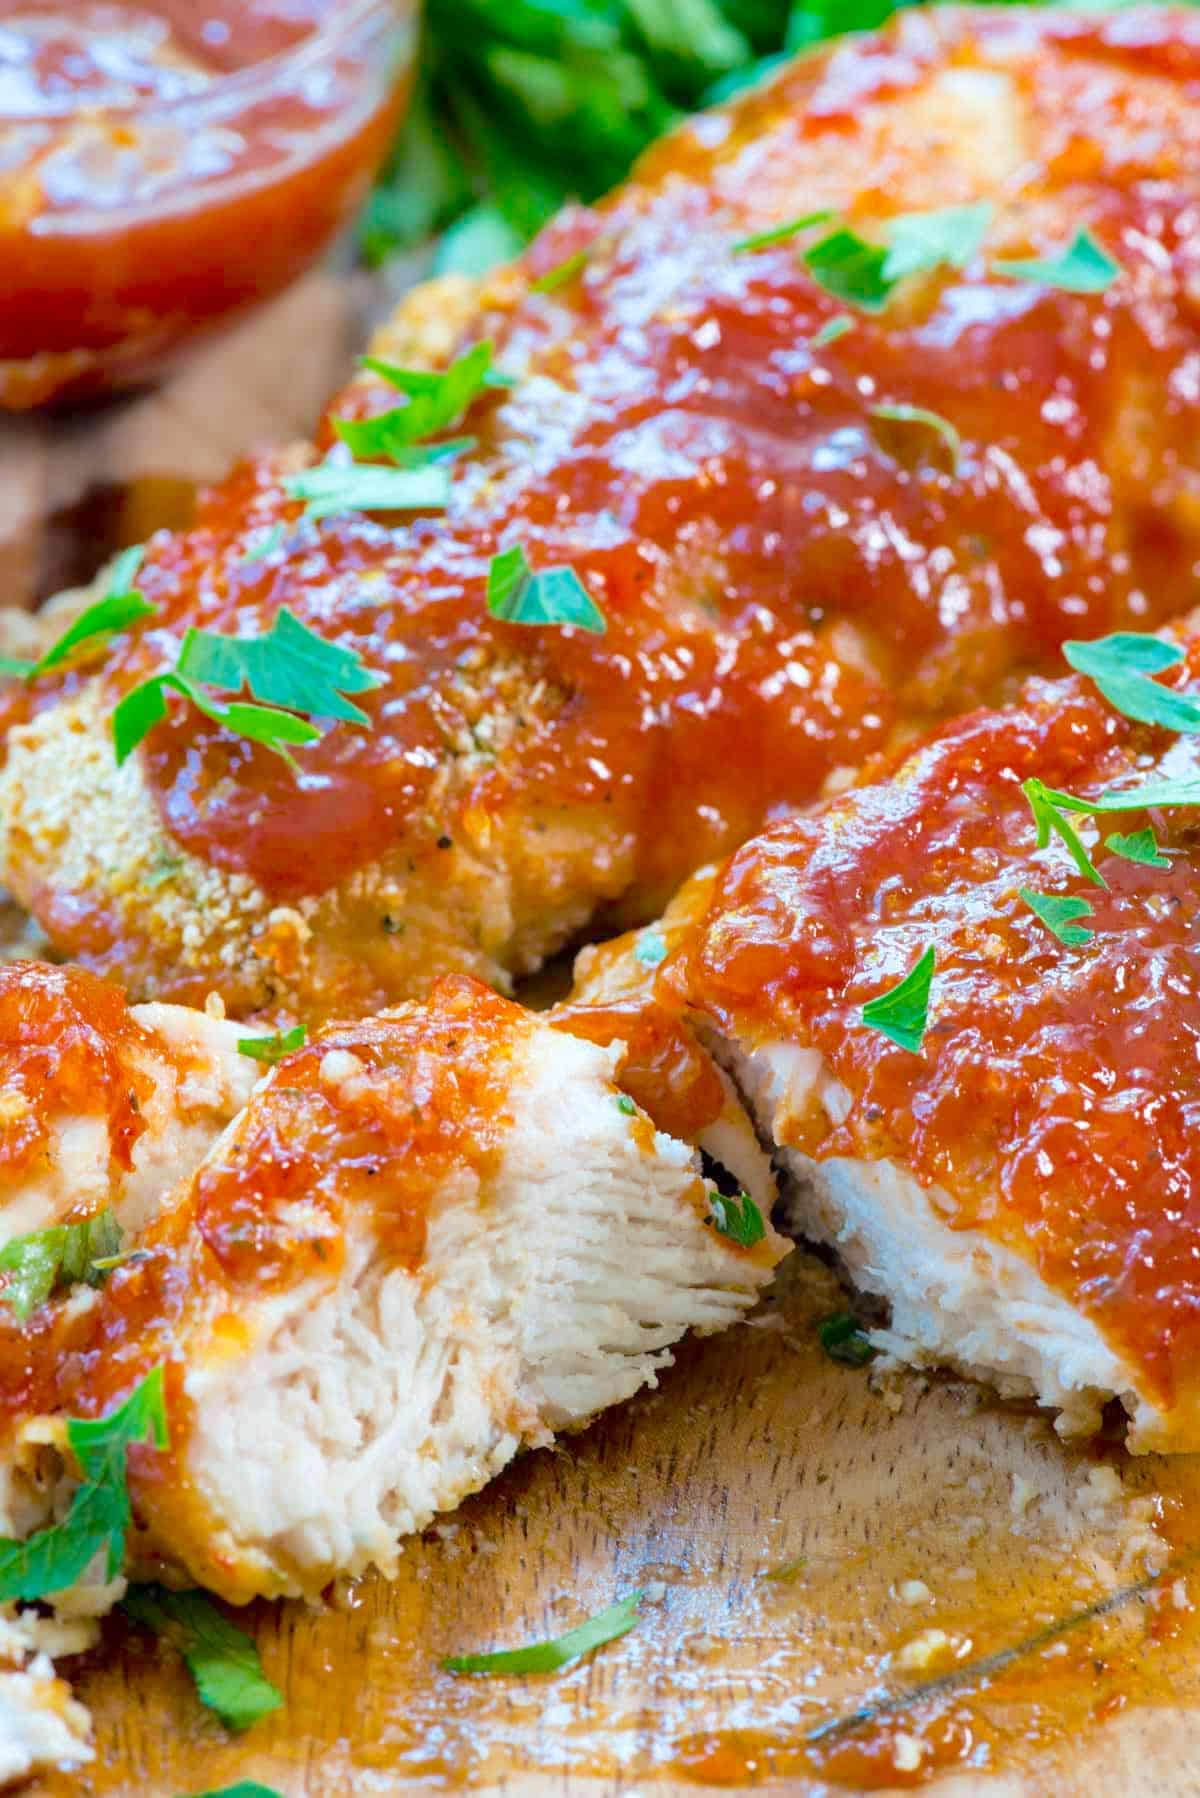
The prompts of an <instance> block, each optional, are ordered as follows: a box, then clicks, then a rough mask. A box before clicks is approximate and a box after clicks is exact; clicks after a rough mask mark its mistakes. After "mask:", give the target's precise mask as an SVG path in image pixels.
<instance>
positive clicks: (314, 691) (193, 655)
mask: <svg viewBox="0 0 1200 1798" xmlns="http://www.w3.org/2000/svg"><path fill="white" fill-rule="evenodd" d="M199 682H204V683H205V685H207V686H210V687H218V688H223V689H224V690H225V691H227V692H234V693H236V692H238V691H240V689H241V688H242V687H243V686H246V687H248V688H249V689H250V692H251V693H252V694H253V695H254V697H255V698H256V699H258V700H261V701H263V703H262V704H261V705H251V704H248V703H247V702H246V701H244V700H235V701H234V702H233V703H232V704H230V705H218V704H216V703H215V702H214V701H213V700H211V699H210V698H209V697H208V696H207V694H205V693H204V692H203V691H202V690H201V688H200V686H199V685H198V683H199ZM381 682H382V676H381V675H378V674H375V673H374V672H373V671H372V670H371V669H369V668H365V667H364V666H363V664H362V661H361V660H360V658H359V657H358V655H357V654H355V652H354V651H353V650H349V649H344V648H342V647H341V645H340V644H337V643H330V642H328V641H327V640H326V639H325V638H324V637H318V636H317V634H316V632H315V631H310V630H309V628H308V626H307V625H305V624H302V623H301V621H300V619H298V618H296V617H295V616H294V615H293V614H292V613H291V612H289V611H288V609H287V607H286V606H285V607H284V608H283V609H282V610H281V611H280V613H279V615H278V617H277V618H276V619H275V622H274V624H272V626H271V628H270V630H269V631H266V632H264V634H263V635H262V636H260V637H226V636H223V635H222V634H221V633H220V632H218V631H207V630H199V629H197V628H195V627H193V628H191V629H190V630H188V632H187V633H186V635H185V636H184V639H183V643H182V644H181V646H180V650H179V656H178V659H177V662H176V665H175V667H174V668H173V669H171V670H169V671H168V672H167V673H166V674H155V675H152V676H151V677H150V679H149V680H147V681H143V682H142V684H141V685H140V686H137V687H134V688H133V690H132V691H131V692H129V693H126V694H125V696H124V697H123V698H122V699H121V701H120V702H119V704H118V705H117V707H116V709H115V711H114V712H113V718H112V732H113V744H114V748H115V751H116V760H117V765H118V767H119V766H120V765H121V763H122V762H124V761H125V760H126V758H127V757H128V756H129V755H131V754H132V752H133V751H134V750H135V749H136V748H137V746H138V744H139V743H140V742H141V741H142V740H143V738H144V737H146V736H147V734H148V733H149V732H150V731H151V730H152V729H153V728H154V726H155V725H156V724H161V723H162V721H163V719H164V718H165V717H166V716H167V701H166V694H167V692H168V691H170V692H174V693H179V694H182V696H183V697H184V698H185V699H187V700H190V702H191V703H192V705H194V706H195V707H196V709H197V710H198V711H200V712H203V714H204V716H205V717H206V718H211V719H212V720H213V722H214V723H215V724H220V725H223V726H224V727H225V728H226V729H227V730H230V731H233V732H234V733H235V735H237V736H241V737H246V738H248V739H249V740H250V741H251V742H255V743H261V744H263V745H264V747H266V748H267V749H271V750H273V751H274V752H275V753H276V754H277V755H281V756H283V758H284V760H285V761H287V762H288V763H290V765H291V766H292V767H295V765H296V763H295V760H294V758H293V757H292V756H291V755H290V754H289V752H288V748H287V745H289V744H292V745H297V746H302V745H304V744H308V743H316V742H318V741H319V740H320V738H321V736H322V735H323V732H322V731H320V730H319V729H318V728H317V726H316V725H315V724H311V723H309V722H308V721H307V720H306V719H304V718H297V717H295V716H294V714H295V713H296V712H307V713H309V714H310V716H312V717H317V718H338V719H342V720H344V721H345V722H346V723H349V724H365V725H368V726H369V724H370V719H369V718H368V717H367V714H366V713H365V712H363V711H360V710H359V708H358V706H356V705H352V704H351V703H350V701H349V700H348V699H346V698H344V697H343V695H344V694H346V693H365V692H367V691H368V690H369V689H370V688H372V687H377V686H379V685H380V684H381Z"/></svg>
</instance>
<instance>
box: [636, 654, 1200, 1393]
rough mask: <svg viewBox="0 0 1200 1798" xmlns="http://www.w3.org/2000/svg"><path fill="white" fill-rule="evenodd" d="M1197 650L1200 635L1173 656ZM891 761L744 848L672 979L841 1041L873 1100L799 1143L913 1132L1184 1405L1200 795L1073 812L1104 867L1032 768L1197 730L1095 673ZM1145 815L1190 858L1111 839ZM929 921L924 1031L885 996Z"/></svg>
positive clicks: (1159, 760)
mask: <svg viewBox="0 0 1200 1798" xmlns="http://www.w3.org/2000/svg"><path fill="white" fill-rule="evenodd" d="M1198 673H1200V647H1198V646H1197V643H1196V641H1195V640H1193V642H1192V645H1191V649H1190V654H1189V659H1188V662H1187V663H1186V664H1184V665H1181V667H1180V669H1179V670H1178V671H1177V672H1176V674H1175V675H1174V679H1175V681H1177V682H1179V681H1182V682H1183V683H1187V682H1190V681H1194V680H1195V678H1196V676H1197V674H1198ZM887 772H888V775H889V777H888V778H884V779H881V780H880V781H879V783H878V784H873V785H871V786H868V787H865V788H863V789H861V790H859V791H855V792H851V793H848V794H846V795H845V796H844V797H842V798H841V799H839V800H836V801H834V802H832V803H831V804H830V805H829V806H827V807H825V808H824V809H823V810H821V811H819V812H818V813H816V814H815V815H813V816H811V817H808V818H801V819H797V820H795V821H794V822H791V823H788V824H781V825H779V826H776V827H775V828H773V829H772V830H770V831H768V832H766V833H765V834H764V835H763V836H762V837H761V838H760V839H759V840H758V841H757V842H755V843H752V844H749V845H747V847H746V848H745V849H743V850H742V851H741V852H739V854H738V855H736V856H735V857H733V859H732V861H731V862H730V864H729V865H728V867H727V868H726V869H725V870H724V871H723V872H722V874H721V876H720V877H719V879H718V882H717V885H716V888H715V891H714V897H713V901H712V906H711V910H710V912H709V915H708V918H707V919H706V920H705V922H704V923H703V925H702V926H701V928H700V930H699V932H698V934H697V937H696V940H695V941H694V943H692V944H691V945H689V946H687V947H686V948H685V949H683V950H682V951H681V952H680V953H679V954H678V956H677V957H676V958H674V960H673V961H671V962H668V963H666V964H664V968H663V970H662V980H663V983H664V984H665V986H666V987H667V988H669V989H671V990H674V991H676V992H677V993H684V994H686V997H687V1000H688V1002H689V1003H690V1004H692V1005H694V1006H695V1007H696V1008H697V1009H698V1010H699V1011H701V1012H703V1013H706V1014H708V1015H711V1016H713V1017H715V1018H717V1019H719V1020H721V1022H722V1024H723V1025H725V1026H726V1027H728V1028H729V1029H731V1030H734V1031H736V1032H737V1033H738V1034H739V1036H740V1037H741V1038H742V1040H743V1041H744V1042H745V1044H746V1046H747V1047H751V1046H753V1045H754V1044H756V1043H763V1042H776V1041H781V1040H782V1041H786V1042H795V1043H801V1044H812V1045H813V1046H814V1047H816V1048H818V1049H819V1050H820V1051H821V1054H822V1057H823V1058H824V1060H825V1062H826V1064H827V1066H828V1067H829V1069H830V1070H831V1071H832V1074H833V1076H834V1077H835V1079H837V1080H838V1081H840V1082H842V1083H843V1084H844V1085H845V1087H846V1088H847V1089H848V1091H849V1093H850V1095H851V1097H852V1100H853V1103H852V1105H851V1108H850V1111H849V1114H848V1116H847V1117H846V1119H845V1121H844V1123H842V1124H841V1125H840V1126H833V1125H831V1123H830V1121H829V1119H828V1118H827V1116H826V1115H825V1113H824V1111H823V1109H821V1108H820V1107H819V1106H816V1105H814V1109H813V1113H812V1115H811V1117H809V1118H807V1119H805V1118H798V1119H796V1120H795V1122H794V1125H793V1129H794V1133H795V1146H796V1147H798V1148H800V1149H801V1150H803V1151H804V1152H805V1153H808V1154H812V1155H816V1156H819V1157H829V1156H836V1155H842V1156H852V1157H865V1158H869V1159H895V1160H896V1161H898V1162H900V1163H901V1164H903V1165H904V1166H905V1167H907V1168H909V1169H911V1171H912V1172H913V1173H914V1174H915V1175H916V1177H917V1178H918V1179H919V1180H920V1181H921V1182H922V1183H923V1184H925V1185H926V1186H929V1187H937V1188H940V1189H941V1190H942V1192H944V1193H945V1194H948V1195H949V1196H948V1197H947V1198H945V1199H944V1200H942V1199H939V1201H938V1205H939V1215H940V1216H941V1217H942V1219H943V1221H944V1222H945V1223H946V1224H947V1225H949V1226H950V1227H951V1228H956V1229H979V1230H983V1231H985V1232H986V1233H987V1234H989V1235H991V1236H993V1237H995V1238H997V1239H999V1240H1000V1241H1002V1242H1006V1243H1008V1244H1009V1245H1010V1246H1012V1247H1013V1248H1014V1249H1016V1250H1017V1251H1018V1252H1019V1253H1021V1254H1022V1255H1023V1256H1025V1257H1027V1258H1030V1259H1032V1260H1033V1262H1034V1264H1035V1265H1036V1267H1037V1269H1038V1271H1039V1272H1040V1273H1041V1275H1042V1276H1043V1278H1044V1279H1045V1280H1046V1281H1047V1282H1048V1284H1049V1285H1050V1286H1051V1287H1052V1288H1053V1289H1054V1290H1055V1291H1056V1292H1059V1293H1061V1294H1063V1295H1065V1296H1066V1297H1067V1298H1068V1299H1069V1300H1070V1302H1071V1303H1072V1304H1074V1305H1076V1306H1077V1307H1078V1308H1079V1309H1080V1310H1081V1311H1082V1312H1084V1313H1085V1314H1086V1315H1088V1316H1090V1317H1091V1318H1092V1319H1093V1320H1094V1321H1095V1323H1096V1324H1097V1326H1098V1327H1099V1328H1100V1330H1101V1331H1102V1333H1103V1334H1104V1335H1105V1336H1106V1337H1107V1338H1108V1339H1109V1340H1110V1341H1111V1342H1112V1343H1113V1344H1114V1345H1115V1346H1117V1347H1118V1348H1119V1350H1120V1351H1121V1352H1122V1353H1123V1354H1125V1355H1127V1356H1128V1357H1129V1358H1130V1360H1131V1361H1132V1363H1133V1364H1134V1365H1135V1366H1136V1367H1137V1368H1138V1369H1139V1370H1140V1371H1141V1372H1143V1373H1144V1377H1145V1383H1146V1387H1147V1389H1148V1391H1149V1392H1150V1393H1151V1394H1152V1395H1153V1396H1154V1397H1155V1399H1156V1401H1157V1402H1158V1403H1160V1404H1161V1405H1162V1406H1163V1407H1164V1408H1167V1409H1169V1408H1170V1407H1171V1405H1172V1404H1173V1403H1174V1402H1175V1400H1176V1398H1177V1396H1178V1389H1179V1388H1180V1387H1181V1386H1183V1387H1185V1388H1187V1387H1188V1386H1189V1385H1190V1384H1191V1383H1192V1382H1194V1375H1193V1374H1191V1372H1190V1369H1192V1368H1194V1366H1195V1364H1196V1357H1197V1354H1198V1353H1200V1311H1198V1308H1197V1304H1196V1291H1197V1276H1196V1267H1197V1260H1198V1259H1200V1181H1198V1175H1200V1159H1198V1156H1197V1149H1196V1129H1195V1123H1196V1118H1197V1116H1198V1115H1200V985H1198V969H1197V964H1196V955H1195V933H1196V924H1197V918H1198V917H1200V863H1198V862H1197V858H1196V854H1195V843H1196V828H1197V826H1196V813H1195V811H1194V810H1191V809H1185V808H1183V807H1176V808H1172V809H1170V810H1168V811H1157V810H1156V811H1155V812H1154V813H1153V814H1152V815H1150V816H1149V817H1148V816H1147V815H1145V814H1141V813H1136V812H1135V813H1132V814H1118V815H1114V816H1112V817H1108V818H1104V819H1102V820H1099V821H1098V822H1099V823H1101V824H1102V825H1103V830H1102V831H1099V832H1098V831H1097V829H1096V828H1095V825H1093V824H1092V823H1091V822H1090V821H1083V820H1079V819H1076V820H1075V822H1076V823H1077V824H1078V826H1079V831H1080V835H1081V837H1082V838H1083V839H1084V841H1085V842H1088V843H1089V844H1091V845H1092V854H1093V859H1094V861H1095V865H1096V867H1097V869H1098V870H1099V872H1100V873H1101V875H1102V876H1103V877H1104V879H1105V881H1106V882H1107V888H1106V889H1105V888H1101V887H1099V886H1094V885H1092V884H1090V883H1088V882H1086V881H1085V880H1084V879H1083V878H1082V877H1081V875H1080V874H1079V873H1078V872H1077V870H1076V868H1075V865H1074V863H1073V862H1072V860H1071V859H1070V857H1069V855H1068V854H1067V852H1066V850H1065V849H1064V848H1063V847H1062V846H1061V845H1060V844H1058V843H1057V840H1056V839H1053V838H1052V839H1051V844H1050V846H1049V847H1047V848H1045V849H1043V850H1040V851H1039V850H1036V849H1035V828H1034V823H1033V819H1032V816H1031V813H1030V810H1029V806H1028V804H1027V802H1026V800H1025V798H1024V796H1023V795H1022V793H1021V790H1020V783H1021V782H1022V781H1023V780H1026V779H1028V778H1030V777H1036V778H1038V779H1040V780H1042V781H1043V782H1044V783H1045V784H1046V785H1048V786H1050V787H1052V788H1056V789H1059V790H1064V791H1067V792H1070V793H1076V794H1081V795H1082V796H1084V797H1095V796H1096V794H1098V793H1099V792H1102V791H1105V790H1108V789H1111V788H1128V787H1136V786H1139V785H1141V784H1142V782H1143V781H1146V780H1152V779H1156V778H1168V777H1169V778H1171V779H1188V780H1192V781H1197V780H1198V778H1200V749H1198V748H1197V743H1196V739H1195V738H1194V737H1173V736H1168V735H1167V734H1166V733H1164V732H1154V731H1150V730H1148V729H1147V728H1146V727H1144V726H1140V725H1134V724H1131V723H1129V722H1128V721H1127V720H1126V719H1124V718H1123V717H1121V716H1119V715H1118V714H1117V713H1115V712H1114V711H1113V710H1112V709H1111V708H1110V707H1109V706H1107V705H1106V704H1105V703H1104V702H1103V701H1102V700H1100V699H1099V698H1098V697H1097V695H1096V694H1095V691H1094V689H1092V688H1091V686H1090V684H1087V683H1083V682H1080V681H1076V680H1069V681H1063V682H1058V683H1048V682H1041V683H1039V682H1034V683H1032V685H1031V688H1030V690H1029V693H1028V695H1027V698H1026V700H1025V701H1024V702H1023V703H1022V704H1020V705H1019V706H1017V707H1015V708H1013V709H1012V710H1009V711H1001V712H980V713H976V714H974V715H971V716H968V717H967V718H965V719H963V720H961V721H959V722H958V723H956V724H954V725H952V726H950V727H949V728H948V729H947V730H946V731H945V732H944V733H943V734H942V735H941V736H938V737H935V738H933V739H932V740H931V741H930V742H929V743H928V744H927V745H925V746H924V747H922V748H921V749H919V750H918V751H917V752H916V753H915V754H914V755H913V757H912V759H911V760H909V761H908V762H906V763H905V764H903V765H902V766H901V767H899V768H898V769H897V770H894V771H893V770H888V771H887ZM1198 790H1200V788H1198ZM1147 823H1150V824H1152V825H1153V827H1154V829H1155V831H1156V832H1157V836H1158V840H1159V842H1160V843H1162V844H1163V845H1164V846H1165V848H1166V850H1167V852H1168V854H1169V856H1170V866H1169V867H1168V868H1156V867H1152V866H1144V865H1138V864H1136V863H1134V862H1131V861H1129V860H1127V859H1124V858H1123V857H1121V856H1119V855H1117V854H1116V853H1115V852H1113V851H1112V850H1111V849H1109V848H1107V847H1106V846H1105V845H1104V843H1103V842H1102V841H1100V838H1101V837H1106V836H1108V835H1109V834H1110V833H1112V832H1120V833H1130V832H1133V831H1136V830H1139V829H1141V828H1143V827H1145V826H1146V825H1147ZM1022 887H1024V888H1027V889H1030V890H1032V891H1033V892H1035V893H1040V894H1051V895H1055V896H1068V895H1069V896H1071V897H1074V898H1081V899H1084V900H1086V901H1087V902H1088V903H1090V904H1091V905H1092V907H1093V908H1094V911H1093V915H1092V916H1090V917H1087V918H1084V919H1082V920H1080V922H1081V923H1083V924H1084V925H1085V926H1086V927H1088V928H1090V929H1092V930H1094V932H1095V935H1094V937H1093V939H1092V941H1091V942H1090V943H1086V944H1083V945H1080V946H1075V947H1068V946H1065V945H1063V944H1061V943H1060V942H1058V941H1057V940H1056V938H1055V937H1054V936H1053V935H1052V934H1051V932H1050V931H1049V930H1048V929H1047V928H1046V927H1045V925H1043V924H1042V923H1041V922H1039V920H1038V919H1037V918H1036V917H1035V916H1034V914H1033V913H1032V911H1031V910H1030V909H1029V908H1028V906H1027V905H1026V904H1025V903H1024V902H1023V901H1022V900H1021V898H1020V896H1019V891H1018V889H1020V888H1022ZM929 945H932V946H933V947H934V948H935V951H936V969H935V975H934V984H933V992H932V997H931V1001H930V1005H929V1014H928V1017H929V1022H928V1028H927V1030H926V1033H925V1037H924V1043H923V1046H922V1049H921V1052H920V1053H918V1054H914V1053H910V1052H908V1051H907V1050H905V1049H902V1048H900V1047H898V1046H897V1045H896V1044H894V1043H893V1042H891V1041H890V1039H889V1038H888V1037H886V1036H885V1035H884V1034H883V1033H882V1032H880V1031H878V1030H874V1029H871V1028H868V1027H867V1026H865V1025H864V1023H863V1022H862V1019H861V1008H862V1006H863V1004H864V1003H865V1002H866V1001H867V1000H869V999H872V998H874V997H876V996H877V995H878V994H880V993H881V992H884V991H886V990H888V989H890V988H892V987H894V986H895V985H896V984H897V983H898V982H899V981H900V979H901V978H902V977H903V976H904V975H905V974H907V973H908V971H909V969H910V968H911V967H912V966H913V965H914V964H915V962H916V961H917V959H918V957H919V956H920V955H921V954H922V953H923V952H924V950H925V949H926V948H927V947H928V946H929ZM1185 1396H1186V1391H1185Z"/></svg>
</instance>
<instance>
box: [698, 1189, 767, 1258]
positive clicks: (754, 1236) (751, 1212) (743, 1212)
mask: <svg viewBox="0 0 1200 1798" xmlns="http://www.w3.org/2000/svg"><path fill="white" fill-rule="evenodd" d="M708 1203H709V1206H710V1208H711V1212H712V1222H713V1223H714V1224H715V1225H716V1229H717V1233H718V1235H720V1236H728V1238H729V1240H730V1242H736V1243H739V1244H740V1245H741V1247H742V1248H744V1249H752V1248H753V1247H754V1245H755V1243H756V1242H761V1241H762V1239H763V1237H764V1236H765V1235H766V1233H767V1226H766V1225H765V1224H764V1223H763V1214H762V1212H761V1211H760V1210H759V1208H758V1206H757V1205H756V1204H755V1203H754V1200H753V1199H752V1198H751V1197H750V1194H749V1193H748V1192H739V1193H738V1195H737V1197H736V1198H733V1199H727V1198H726V1197H725V1196H724V1194H722V1193H719V1192H710V1193H709V1195H708Z"/></svg>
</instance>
